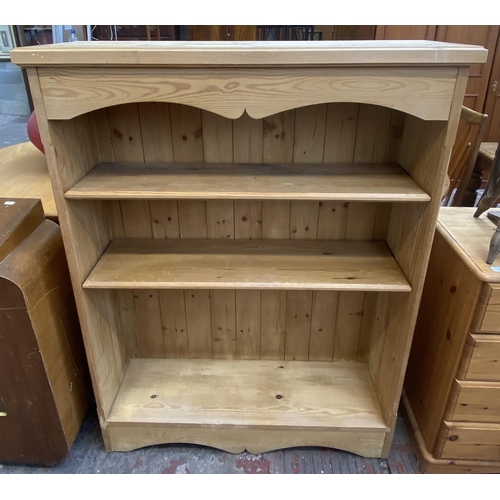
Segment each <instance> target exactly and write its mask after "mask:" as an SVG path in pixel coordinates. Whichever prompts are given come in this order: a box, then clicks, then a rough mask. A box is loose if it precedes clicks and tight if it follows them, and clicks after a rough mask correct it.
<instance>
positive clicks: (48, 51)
mask: <svg viewBox="0 0 500 500" xmlns="http://www.w3.org/2000/svg"><path fill="white" fill-rule="evenodd" d="M11 55H12V61H13V62H14V63H15V64H19V65H21V66H32V65H35V66H43V65H65V66H68V65H77V66H86V65H91V66H94V65H104V66H105V67H110V66H128V67H130V66H132V67H133V66H135V65H145V66H151V65H160V66H178V65H181V66H200V65H201V66H212V65H215V66H219V65H225V66H229V67H230V66H235V65H252V66H267V65H271V66H276V65H293V66H301V65H306V66H310V65H327V66H333V65H337V64H346V63H350V64H353V63H354V64H372V65H378V64H402V65H407V64H439V65H444V64H455V65H457V64H466V65H467V64H470V63H474V62H476V63H480V62H484V61H485V60H486V51H485V50H484V49H483V48H482V47H478V46H473V45H466V44H453V45H450V44H446V43H442V42H434V41H432V42H431V41H423V40H415V41H410V40H404V41H402V40H397V41H381V42H377V43H376V45H375V44H374V43H373V42H372V41H335V42H329V41H320V42H317V43H315V44H314V47H311V44H309V43H308V42H300V41H293V42H282V41H280V42H268V41H266V42H231V43H227V42H218V43H217V42H216V43H214V42H178V41H176V42H164V41H162V42H156V41H155V42H123V41H121V42H113V43H110V42H106V41H98V42H92V43H88V42H77V43H73V45H72V46H70V47H67V46H58V45H57V46H50V45H49V46H45V45H43V46H35V47H24V48H16V49H15V50H13V51H12V53H11Z"/></svg>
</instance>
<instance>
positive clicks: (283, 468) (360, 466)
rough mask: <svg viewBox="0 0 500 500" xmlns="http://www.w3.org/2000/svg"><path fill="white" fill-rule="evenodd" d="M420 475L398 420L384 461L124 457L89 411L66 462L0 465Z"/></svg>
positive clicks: (296, 455)
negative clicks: (110, 446) (109, 447)
mask: <svg viewBox="0 0 500 500" xmlns="http://www.w3.org/2000/svg"><path fill="white" fill-rule="evenodd" d="M27 120H28V117H27V116H15V115H0V148H4V147H8V146H11V145H13V144H18V143H21V142H26V141H27V140H28V135H27V132H26V123H27ZM47 473H48V474H112V473H114V474H160V473H161V474H419V473H420V470H419V468H418V463H417V459H416V456H415V452H414V449H413V446H412V444H411V442H410V436H409V434H408V431H407V428H406V426H405V423H404V421H403V419H402V418H398V421H397V426H396V433H395V436H394V441H393V445H392V449H391V453H390V456H389V459H388V460H379V459H365V458H362V457H359V456H357V455H353V454H351V453H346V452H341V451H337V450H332V449H326V448H290V449H286V450H279V451H273V452H269V453H263V454H261V455H250V454H248V453H243V454H240V455H233V454H231V453H226V452H223V451H220V450H216V449H213V448H208V447H204V446H195V445H161V446H150V447H147V448H142V449H140V450H135V451H131V452H127V453H107V452H106V450H105V449H104V443H103V440H102V436H101V432H100V429H99V422H98V419H97V414H96V410H95V408H92V409H91V410H90V411H89V413H88V415H87V417H86V419H85V421H84V422H83V425H82V428H81V430H80V433H79V434H78V437H77V439H76V441H75V443H74V445H73V447H72V449H71V450H70V452H69V454H68V456H67V457H66V459H65V460H64V461H62V462H61V463H59V464H58V465H56V466H54V467H51V468H47V467H37V466H23V465H17V464H16V465H14V464H1V463H0V474H47Z"/></svg>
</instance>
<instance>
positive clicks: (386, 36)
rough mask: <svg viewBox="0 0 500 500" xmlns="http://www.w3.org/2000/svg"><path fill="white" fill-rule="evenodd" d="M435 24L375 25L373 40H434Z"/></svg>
mask: <svg viewBox="0 0 500 500" xmlns="http://www.w3.org/2000/svg"><path fill="white" fill-rule="evenodd" d="M435 37H436V26H425V25H424V26H392V25H390V26H380V25H379V26H377V29H376V32H375V40H434V39H435Z"/></svg>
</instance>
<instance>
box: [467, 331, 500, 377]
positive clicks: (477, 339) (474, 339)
mask: <svg viewBox="0 0 500 500" xmlns="http://www.w3.org/2000/svg"><path fill="white" fill-rule="evenodd" d="M463 366H464V368H463V369H464V375H463V379H464V380H484V381H488V382H500V335H481V334H474V333H473V334H470V335H469V338H468V339H467V347H466V349H465V353H464V361H463Z"/></svg>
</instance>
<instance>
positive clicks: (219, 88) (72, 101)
mask: <svg viewBox="0 0 500 500" xmlns="http://www.w3.org/2000/svg"><path fill="white" fill-rule="evenodd" d="M39 74H40V85H41V88H42V92H43V94H44V102H45V106H46V110H47V117H48V118H49V119H51V120H56V119H59V120H60V119H70V118H73V117H75V116H78V115H81V114H84V113H88V112H89V111H94V110H96V109H100V108H104V107H110V106H116V105H119V104H126V103H137V102H147V101H149V102H151V101H156V102H169V103H176V104H177V105H178V104H185V105H188V106H193V107H197V108H200V109H203V110H206V111H210V112H212V113H216V114H219V115H221V116H223V117H225V118H231V119H236V118H240V117H241V116H242V115H243V113H244V112H245V111H246V113H247V114H248V115H249V116H250V117H252V118H256V119H260V118H265V117H267V116H270V115H274V114H276V113H280V112H283V111H288V110H291V109H294V108H302V107H304V106H311V105H313V104H326V103H330V102H358V103H366V104H375V105H379V106H385V107H389V108H392V109H397V110H400V111H403V112H405V113H410V114H412V115H415V116H418V117H419V118H423V119H425V120H446V119H448V116H449V112H450V107H451V102H452V99H453V93H454V90H455V86H454V83H455V79H456V70H455V68H443V67H439V66H438V67H413V68H412V69H411V71H410V70H408V69H407V68H402V67H380V68H377V67H373V65H372V67H370V68H369V69H365V68H360V67H359V66H358V67H346V68H342V67H336V68H272V69H270V68H254V69H252V71H251V72H249V71H248V70H247V69H230V68H228V67H227V66H226V67H224V68H210V69H201V68H199V69H196V68H192V69H180V68H179V69H178V68H172V69H163V68H126V69H121V68H108V69H107V71H106V72H105V73H103V72H102V71H101V70H100V69H99V68H41V69H40V70H39ZM353 79H354V80H356V84H355V85H353V83H352V82H353ZM263 81H265V85H264V86H262V82H263ZM408 96H411V98H408ZM193 109H194V108H193Z"/></svg>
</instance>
